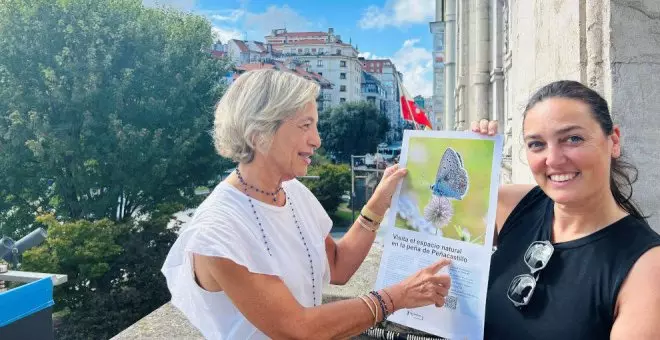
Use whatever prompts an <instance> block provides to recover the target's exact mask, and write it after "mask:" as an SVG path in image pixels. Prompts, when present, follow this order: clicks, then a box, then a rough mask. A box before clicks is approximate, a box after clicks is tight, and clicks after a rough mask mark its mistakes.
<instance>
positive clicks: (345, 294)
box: [111, 244, 427, 340]
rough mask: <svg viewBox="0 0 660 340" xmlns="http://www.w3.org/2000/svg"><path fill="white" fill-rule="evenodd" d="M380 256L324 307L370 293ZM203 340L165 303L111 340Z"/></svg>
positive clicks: (372, 254) (334, 289) (332, 293)
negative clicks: (330, 303) (333, 302)
mask: <svg viewBox="0 0 660 340" xmlns="http://www.w3.org/2000/svg"><path fill="white" fill-rule="evenodd" d="M381 256H382V247H381V246H380V245H378V244H374V246H373V247H372V248H371V250H370V251H369V254H368V255H367V258H366V259H365V260H364V262H363V263H362V265H361V266H360V268H358V270H357V272H356V273H355V275H353V277H352V278H351V280H349V282H348V283H347V284H346V285H343V286H336V285H329V286H328V287H326V288H325V291H324V294H323V303H328V302H332V301H338V300H342V299H350V298H354V297H356V296H358V295H360V294H364V293H367V292H369V291H370V290H372V289H373V287H374V284H375V282H376V277H377V275H378V268H379V265H380V259H381ZM387 330H392V331H396V332H401V333H411V334H415V335H422V336H423V335H427V334H426V333H423V332H420V331H416V330H412V329H409V328H406V327H402V326H399V325H397V324H394V323H391V322H389V323H388V324H387ZM147 339H149V340H156V339H177V340H204V337H202V335H201V334H200V333H199V331H198V330H197V329H196V328H195V327H193V326H192V325H191V324H190V322H188V320H187V319H186V318H185V317H184V316H183V314H181V312H179V310H178V309H177V308H176V307H174V306H172V304H170V303H166V304H165V305H163V306H162V307H160V308H158V309H156V310H155V311H153V312H152V313H151V314H149V315H147V316H145V317H144V318H142V319H141V320H139V321H138V322H136V323H135V324H133V325H131V326H130V327H128V328H126V329H125V330H124V331H122V332H121V333H119V334H117V335H116V336H114V337H113V338H112V339H111V340H147ZM353 339H360V340H362V339H365V340H366V339H373V338H371V337H368V336H366V335H361V336H358V337H354V338H353Z"/></svg>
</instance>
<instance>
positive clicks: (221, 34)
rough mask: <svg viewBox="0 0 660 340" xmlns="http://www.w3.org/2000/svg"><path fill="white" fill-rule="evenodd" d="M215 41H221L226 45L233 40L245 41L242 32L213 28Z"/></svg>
mask: <svg viewBox="0 0 660 340" xmlns="http://www.w3.org/2000/svg"><path fill="white" fill-rule="evenodd" d="M211 30H212V31H213V35H214V36H215V39H220V41H222V42H223V43H226V42H227V41H228V40H231V39H243V35H242V34H241V31H239V30H237V29H233V28H222V27H215V26H214V27H213V28H211Z"/></svg>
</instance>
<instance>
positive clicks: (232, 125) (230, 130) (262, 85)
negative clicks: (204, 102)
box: [213, 69, 320, 163]
mask: <svg viewBox="0 0 660 340" xmlns="http://www.w3.org/2000/svg"><path fill="white" fill-rule="evenodd" d="M319 91H320V88H319V86H318V84H316V83H315V82H314V81H311V80H307V79H305V78H303V77H302V76H299V75H297V74H294V73H291V72H285V71H278V70H274V69H266V70H263V69H262V70H254V71H249V72H246V73H244V74H242V75H240V76H239V77H238V78H237V79H236V80H235V81H234V82H233V83H232V84H231V85H230V86H229V88H228V89H227V92H226V93H225V94H224V96H223V97H222V98H221V99H220V101H219V102H218V104H217V106H216V109H215V123H214V130H213V141H214V144H215V149H216V150H217V152H218V153H219V154H220V155H221V156H223V157H226V158H229V159H231V160H233V161H235V162H239V163H249V162H251V161H252V160H253V159H254V154H255V151H256V150H258V151H260V152H264V153H265V152H267V151H268V149H269V148H270V145H271V143H272V141H273V136H274V135H275V132H276V131H277V129H278V128H279V127H280V125H281V124H282V123H283V122H284V121H285V120H286V119H288V118H290V117H292V116H294V115H295V114H296V113H297V112H298V111H299V110H301V109H302V108H304V107H305V105H307V104H310V103H312V102H314V101H316V98H317V97H318V95H319Z"/></svg>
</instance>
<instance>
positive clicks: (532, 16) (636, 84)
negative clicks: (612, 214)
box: [504, 0, 660, 231]
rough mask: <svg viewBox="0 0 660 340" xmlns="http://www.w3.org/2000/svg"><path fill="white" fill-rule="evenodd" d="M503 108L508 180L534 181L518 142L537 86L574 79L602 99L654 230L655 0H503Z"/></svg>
mask: <svg viewBox="0 0 660 340" xmlns="http://www.w3.org/2000/svg"><path fill="white" fill-rule="evenodd" d="M509 3H510V6H511V7H510V8H509V10H510V13H508V15H509V17H508V18H509V23H508V25H507V27H508V32H504V34H505V35H506V36H507V38H508V44H509V49H510V57H509V58H510V61H509V62H510V65H508V68H507V71H506V77H507V80H506V82H505V83H506V89H505V93H506V95H505V96H506V98H505V102H506V105H505V111H506V114H507V116H508V118H509V119H508V122H510V124H511V126H510V128H511V130H510V131H511V133H510V136H509V138H510V143H511V144H512V150H511V158H512V178H511V179H512V181H513V182H514V183H534V180H533V178H532V176H531V173H530V171H529V167H528V164H527V162H526V160H525V151H524V148H523V143H522V111H523V109H524V106H525V104H526V101H527V99H528V98H529V97H530V96H531V95H532V93H533V92H534V91H535V90H536V89H538V88H539V87H541V86H543V85H544V84H547V83H548V82H551V81H554V80H559V79H571V80H578V81H581V82H583V83H585V84H588V85H589V86H590V87H592V88H593V89H595V90H596V91H598V92H599V93H601V94H602V95H603V96H604V97H605V98H606V99H607V101H608V102H609V104H610V107H611V111H612V115H613V118H614V120H615V123H617V124H619V125H620V126H621V129H622V143H623V151H624V157H625V158H626V159H627V160H628V161H630V162H631V163H633V164H634V165H636V166H637V168H638V169H639V180H638V182H637V184H636V185H635V187H634V196H633V198H634V199H635V200H636V201H637V202H638V203H640V206H641V207H642V210H643V211H644V213H646V214H651V215H652V217H651V218H650V219H649V222H650V223H651V226H652V227H653V228H654V229H656V230H658V231H660V191H659V190H657V189H656V188H655V185H654V184H655V183H658V182H660V170H659V169H660V157H659V156H660V152H659V151H658V148H659V147H660V120H659V119H657V118H656V117H658V116H659V114H660V82H658V81H657V80H656V81H654V78H656V77H657V74H660V1H657V0H634V1H633V0H618V1H602V0H547V1H545V0H544V1H509Z"/></svg>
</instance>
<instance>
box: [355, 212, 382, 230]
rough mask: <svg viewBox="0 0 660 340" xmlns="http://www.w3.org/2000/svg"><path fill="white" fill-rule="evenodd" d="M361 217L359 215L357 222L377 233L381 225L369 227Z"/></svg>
mask: <svg viewBox="0 0 660 340" xmlns="http://www.w3.org/2000/svg"><path fill="white" fill-rule="evenodd" d="M361 216H362V215H360V217H361ZM360 217H358V219H357V222H358V223H359V224H360V226H362V228H364V229H367V230H369V231H370V232H372V233H375V232H376V231H378V227H379V225H373V226H372V227H369V226H368V225H367V224H366V223H364V222H362V220H361V219H360Z"/></svg>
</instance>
